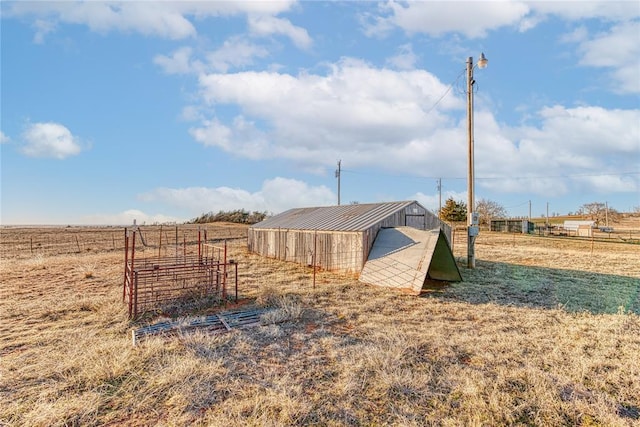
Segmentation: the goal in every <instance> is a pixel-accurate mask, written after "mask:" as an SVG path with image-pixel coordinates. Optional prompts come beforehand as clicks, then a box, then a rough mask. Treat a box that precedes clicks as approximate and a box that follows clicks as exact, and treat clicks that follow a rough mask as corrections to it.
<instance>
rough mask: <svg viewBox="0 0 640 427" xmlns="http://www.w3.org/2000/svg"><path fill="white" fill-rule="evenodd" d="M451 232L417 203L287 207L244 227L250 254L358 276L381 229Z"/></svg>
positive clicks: (447, 235) (448, 235) (447, 236)
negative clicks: (283, 210)
mask: <svg viewBox="0 0 640 427" xmlns="http://www.w3.org/2000/svg"><path fill="white" fill-rule="evenodd" d="M404 226H408V227H413V228H416V229H419V230H432V229H441V230H442V231H443V232H444V235H445V236H446V238H447V240H448V241H449V242H450V241H451V228H450V227H449V226H448V225H447V224H445V223H443V222H442V221H440V220H439V219H438V217H437V216H436V215H435V214H433V213H432V212H430V211H428V210H427V209H426V208H424V207H423V206H422V205H420V204H419V203H418V202H416V201H403V202H388V203H372V204H357V205H341V206H325V207H315V208H297V209H290V210H288V211H286V212H283V213H281V214H279V215H275V216H273V217H271V218H268V219H266V220H264V221H262V222H260V223H258V224H254V225H252V226H251V227H249V233H248V247H249V251H251V252H254V253H258V254H260V255H263V256H265V257H270V258H276V259H280V260H283V261H292V262H296V263H300V264H304V265H309V266H315V267H320V268H322V269H326V270H332V271H344V272H352V273H359V272H360V271H361V270H362V268H363V266H364V264H365V263H366V261H367V258H368V256H369V252H370V251H371V247H372V246H373V242H374V241H375V239H376V235H377V234H378V231H379V230H380V229H381V228H387V227H404Z"/></svg>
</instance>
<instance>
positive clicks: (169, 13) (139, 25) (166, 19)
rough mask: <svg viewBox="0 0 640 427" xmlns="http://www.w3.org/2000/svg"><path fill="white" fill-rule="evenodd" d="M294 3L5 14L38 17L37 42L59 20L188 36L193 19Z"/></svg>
mask: <svg viewBox="0 0 640 427" xmlns="http://www.w3.org/2000/svg"><path fill="white" fill-rule="evenodd" d="M294 3H295V1H293V0H288V1H275V2H272V1H237V2H234V1H206V2H205V1H192V2H186V1H185V2H180V1H172V2H169V1H166V2H165V1H162V2H157V1H156V2H146V1H135V2H134V1H110V2H98V1H95V2H94V1H86V2H75V1H74V2H70V1H69V2H67V1H61V2H11V3H9V4H7V5H6V6H7V7H6V8H3V13H6V15H7V16H34V17H35V18H36V21H35V22H36V25H35V30H36V35H35V37H34V40H35V41H36V42H42V41H43V40H44V37H45V36H46V35H47V34H49V33H51V32H52V31H54V30H55V28H56V26H57V23H69V24H81V25H86V26H87V27H89V29H90V30H91V31H95V32H99V33H107V32H110V31H121V32H138V33H141V34H143V35H148V36H157V37H163V38H169V39H184V38H187V37H193V36H195V35H196V28H195V26H194V25H193V23H192V22H191V21H190V19H199V20H202V19H204V18H208V17H215V16H233V15H239V14H250V15H267V16H270V15H277V14H279V13H282V12H286V11H288V10H289V9H290V8H291V6H292V5H293V4H294ZM281 25H283V24H281ZM289 25H290V24H289ZM285 30H287V29H286V26H285ZM287 31H289V32H290V34H288V35H289V36H290V37H299V38H300V37H301V36H300V35H299V34H297V32H300V31H303V30H300V29H299V28H297V27H293V26H291V28H289V29H288V30H287ZM302 39H303V38H300V40H302Z"/></svg>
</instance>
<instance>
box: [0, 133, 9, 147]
mask: <svg viewBox="0 0 640 427" xmlns="http://www.w3.org/2000/svg"><path fill="white" fill-rule="evenodd" d="M9 141H11V138H9V137H8V136H7V135H5V134H4V132H2V131H0V144H5V143H7V142H9Z"/></svg>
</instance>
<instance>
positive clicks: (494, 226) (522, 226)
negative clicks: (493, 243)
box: [491, 219, 535, 234]
mask: <svg viewBox="0 0 640 427" xmlns="http://www.w3.org/2000/svg"><path fill="white" fill-rule="evenodd" d="M534 229H535V224H534V223H533V222H531V221H529V220H527V219H492V220H491V231H501V232H504V233H522V234H531V233H533V231H534Z"/></svg>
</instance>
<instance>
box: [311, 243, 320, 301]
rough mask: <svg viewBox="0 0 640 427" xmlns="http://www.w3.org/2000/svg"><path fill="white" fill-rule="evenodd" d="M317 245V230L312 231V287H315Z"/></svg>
mask: <svg viewBox="0 0 640 427" xmlns="http://www.w3.org/2000/svg"><path fill="white" fill-rule="evenodd" d="M317 246H318V230H316V231H315V232H314V233H313V256H312V257H311V264H313V289H315V288H316V249H317Z"/></svg>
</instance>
